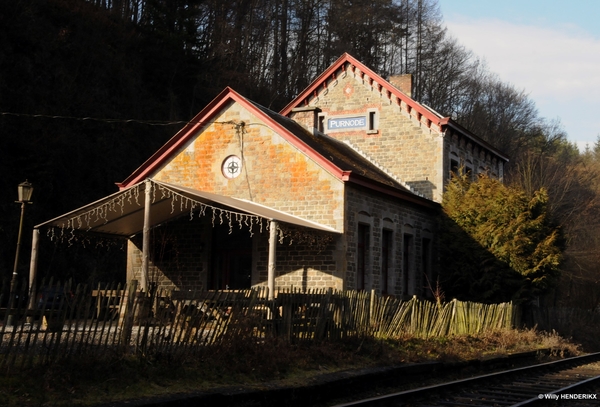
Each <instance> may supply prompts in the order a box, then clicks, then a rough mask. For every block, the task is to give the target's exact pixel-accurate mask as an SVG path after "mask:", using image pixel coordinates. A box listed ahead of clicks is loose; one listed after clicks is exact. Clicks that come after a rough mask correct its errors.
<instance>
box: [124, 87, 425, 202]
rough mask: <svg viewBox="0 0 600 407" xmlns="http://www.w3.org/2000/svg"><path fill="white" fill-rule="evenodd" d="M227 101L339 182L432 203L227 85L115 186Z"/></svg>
mask: <svg viewBox="0 0 600 407" xmlns="http://www.w3.org/2000/svg"><path fill="white" fill-rule="evenodd" d="M231 102H236V103H239V104H240V105H242V106H243V107H244V108H246V109H247V110H248V111H250V112H251V113H252V114H254V115H255V116H257V117H258V118H260V120H262V121H263V122H264V123H265V124H266V125H267V126H269V127H270V128H272V129H273V130H274V131H275V132H277V133H278V134H279V135H280V136H281V137H283V138H284V139H286V140H287V141H288V142H290V144H292V145H293V146H295V147H296V148H297V149H298V150H300V151H301V152H303V153H304V154H306V155H307V156H308V157H310V158H311V159H312V160H314V161H315V162H316V163H317V164H318V165H320V166H321V167H322V168H324V169H325V170H326V171H328V172H329V173H331V174H332V175H334V176H336V177H337V178H338V179H340V180H341V181H344V182H352V183H355V184H359V185H362V186H365V187H368V188H371V189H373V190H378V191H380V192H383V193H386V194H388V195H391V196H394V197H397V198H401V199H404V200H407V201H411V202H413V203H417V204H420V205H424V206H427V207H432V206H434V205H435V204H434V203H433V202H431V201H429V200H428V199H426V198H423V197H420V196H417V195H415V194H414V193H412V192H411V191H409V190H408V189H407V188H405V187H404V186H403V185H402V184H400V183H399V182H398V181H396V180H395V179H394V178H392V177H391V176H389V175H388V174H386V173H385V172H384V171H382V170H380V169H379V168H378V167H377V166H375V165H374V164H373V163H371V162H370V161H369V160H367V159H365V158H364V157H362V156H361V155H360V154H359V153H357V152H356V151H354V150H353V149H352V148H350V147H349V146H348V145H346V144H344V143H342V142H340V141H337V140H335V139H333V138H331V137H328V136H326V135H314V134H312V133H310V132H308V131H307V130H306V129H305V128H304V127H303V126H301V125H300V124H298V123H296V122H295V121H293V120H291V119H290V118H288V117H285V116H282V115H281V114H278V113H276V112H273V111H272V110H269V109H268V108H266V107H263V106H261V105H259V104H257V103H254V102H251V101H249V100H248V99H246V98H244V97H243V96H241V95H240V94H239V93H237V92H235V91H234V90H233V89H231V88H229V87H227V88H225V89H224V90H223V91H222V92H221V93H220V94H219V95H218V96H217V97H216V98H215V99H214V100H213V101H212V102H211V103H209V104H208V105H207V106H206V107H205V108H204V109H203V110H202V111H201V112H200V113H198V114H197V115H196V116H195V117H194V118H193V119H192V120H191V121H190V122H189V123H188V124H187V125H185V126H184V127H183V128H182V129H181V130H180V131H179V132H178V133H177V134H175V136H173V137H172V138H171V139H170V140H169V141H167V143H166V144H165V145H163V146H162V147H161V148H160V149H159V150H158V151H157V152H156V153H154V154H153V155H152V157H150V158H149V159H148V160H147V161H146V162H144V163H143V164H142V165H141V166H140V167H139V168H138V169H136V170H135V171H134V172H133V173H132V174H131V175H130V176H129V177H127V179H125V180H124V181H123V182H122V183H120V184H118V185H119V187H120V188H121V189H123V188H127V187H130V186H132V185H135V184H137V183H139V182H141V181H142V180H144V179H146V178H151V177H152V175H153V174H155V173H156V172H157V171H158V170H160V169H161V168H162V167H163V166H164V165H165V164H167V163H168V162H169V161H170V160H171V159H172V158H173V157H174V156H175V155H176V154H178V152H179V151H180V150H181V149H182V148H183V147H184V146H185V145H186V144H187V143H188V142H189V141H190V140H192V139H193V138H194V137H195V136H196V135H197V134H198V133H199V132H200V131H201V130H202V128H203V127H204V126H206V125H208V124H209V123H210V121H211V120H212V119H214V117H215V116H216V115H217V114H218V113H219V112H220V111H221V110H222V109H224V108H225V107H226V106H228V105H229V103H231Z"/></svg>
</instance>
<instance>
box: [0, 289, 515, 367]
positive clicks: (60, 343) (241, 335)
mask: <svg viewBox="0 0 600 407" xmlns="http://www.w3.org/2000/svg"><path fill="white" fill-rule="evenodd" d="M13 291H15V293H17V294H15V293H13V295H11V293H10V292H9V291H7V289H6V287H4V289H2V291H0V304H6V305H5V308H3V309H2V310H3V324H2V326H1V327H0V338H1V342H0V371H5V372H7V371H9V370H10V369H11V368H13V367H15V366H17V367H18V366H25V367H27V366H33V365H38V364H47V363H52V362H53V361H56V360H59V359H65V358H70V357H81V356H83V355H87V356H88V357H92V358H98V359H101V358H105V357H114V356H120V355H125V354H127V355H137V356H139V357H152V355H168V356H169V358H171V359H176V358H185V357H192V356H194V355H195V354H197V353H198V352H200V351H202V350H203V349H204V350H205V349H206V347H208V346H216V347H218V346H223V345H226V344H228V343H230V342H232V341H236V340H238V341H239V340H254V341H258V342H260V341H262V340H265V339H266V338H270V337H278V338H281V339H282V340H286V341H290V342H302V341H312V342H317V341H323V340H340V339H343V338H347V337H352V336H370V337H375V338H398V337H401V336H402V335H406V334H410V335H415V336H418V337H424V338H426V337H433V336H448V335H456V334H475V333H479V332H483V331H486V330H495V329H502V328H511V327H514V326H516V325H518V324H519V321H518V316H519V313H518V310H517V308H516V307H515V306H514V305H513V304H511V303H503V304H476V303H469V302H460V301H451V302H448V303H446V304H436V303H434V302H431V301H425V300H420V299H417V298H413V299H411V300H408V301H402V300H399V299H395V298H393V297H380V296H377V295H375V294H374V293H372V292H356V291H334V290H331V289H323V290H308V291H299V290H282V291H279V292H277V293H275V298H274V299H272V300H269V299H268V291H267V289H266V288H254V289H248V290H229V291H201V292H181V291H172V292H171V291H161V290H149V292H141V291H140V290H139V289H138V286H137V284H136V283H135V282H133V283H132V284H130V285H120V284H109V285H101V286H97V287H93V288H92V287H87V286H82V285H78V286H76V287H72V286H71V285H69V284H60V283H56V284H53V283H52V282H50V283H49V284H47V285H44V289H42V290H40V292H41V294H42V295H41V296H40V297H39V299H38V298H36V299H35V300H36V301H31V302H30V301H29V298H28V297H29V296H28V293H27V292H26V290H25V289H23V290H13ZM56 293H59V294H60V298H58V300H56V301H54V300H53V297H52V296H53V295H54V297H57V295H56Z"/></svg>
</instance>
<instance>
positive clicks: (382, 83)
mask: <svg viewBox="0 0 600 407" xmlns="http://www.w3.org/2000/svg"><path fill="white" fill-rule="evenodd" d="M346 63H349V64H350V66H351V70H352V72H354V71H355V69H356V68H358V70H359V71H360V75H361V78H362V77H363V76H364V74H367V76H369V82H370V83H372V82H377V84H378V85H379V86H378V89H379V90H380V91H381V89H382V88H385V89H386V90H387V91H388V95H390V99H391V95H394V96H395V97H397V98H398V104H400V102H401V101H402V102H404V103H406V104H407V105H408V106H409V107H410V108H411V110H412V109H414V110H416V111H418V112H419V113H420V114H421V115H423V116H425V117H426V118H427V119H429V120H430V121H431V122H433V123H435V124H437V125H440V121H441V120H442V119H441V118H440V117H438V116H437V115H435V114H434V113H432V112H431V111H430V110H429V109H427V108H425V107H424V106H422V105H421V104H419V103H418V102H416V101H415V100H413V99H411V98H410V97H408V96H407V95H406V94H404V93H403V92H401V91H400V90H398V89H397V88H396V87H395V86H393V85H392V84H390V83H389V82H388V81H386V80H385V79H383V78H382V77H381V76H379V75H377V74H376V73H375V72H373V71H372V70H371V69H369V68H367V67H366V66H365V65H363V64H362V63H361V62H360V61H358V60H357V59H355V58H354V57H353V56H352V55H350V54H348V53H344V54H343V55H342V56H341V57H339V58H338V60H337V61H335V62H334V63H333V64H331V65H330V66H329V68H327V70H325V72H323V73H322V74H321V75H319V76H318V77H317V79H315V81H314V82H313V83H312V84H310V85H309V86H308V88H306V89H305V90H304V91H303V92H302V93H300V94H299V95H298V96H296V98H294V100H292V101H291V102H290V103H289V104H288V105H287V106H286V107H284V108H283V109H282V110H281V114H282V115H284V116H287V115H288V114H290V112H291V111H292V109H293V108H295V107H298V105H299V104H300V103H302V101H304V100H305V99H306V101H305V103H306V102H308V99H309V98H310V96H311V95H313V94H316V92H317V90H318V89H319V87H321V86H327V79H329V78H331V77H332V75H335V73H336V72H337V71H338V70H342V71H345V70H346V69H345V65H346ZM409 111H410V110H409ZM440 127H441V126H440Z"/></svg>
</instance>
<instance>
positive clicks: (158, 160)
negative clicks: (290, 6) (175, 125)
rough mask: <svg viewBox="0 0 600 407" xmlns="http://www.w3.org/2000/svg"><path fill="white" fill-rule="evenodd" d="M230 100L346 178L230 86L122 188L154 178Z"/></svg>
mask: <svg viewBox="0 0 600 407" xmlns="http://www.w3.org/2000/svg"><path fill="white" fill-rule="evenodd" d="M230 101H235V102H237V103H239V104H240V105H242V106H243V107H244V108H246V109H248V110H249V111H250V112H252V114H254V115H256V116H258V117H260V119H261V120H262V121H263V122H265V123H266V124H267V125H269V126H270V127H271V128H273V129H274V130H275V131H276V132H277V133H278V134H279V135H281V136H282V137H284V138H285V139H286V140H287V141H288V142H290V143H291V144H292V145H294V146H295V147H296V148H297V149H298V150H300V151H302V152H303V153H305V154H306V155H308V156H309V157H310V158H311V159H313V160H314V161H316V162H317V163H318V164H320V165H321V166H322V167H324V168H325V169H326V170H328V171H330V172H331V173H332V174H334V175H335V176H337V177H338V178H339V179H341V178H342V170H341V169H340V168H338V167H337V166H336V165H334V164H333V163H332V162H331V161H329V160H327V159H325V158H324V157H323V156H321V155H320V154H319V153H317V152H316V151H314V150H313V149H312V148H310V147H309V146H308V145H306V144H305V143H304V142H302V141H301V140H299V139H298V138H297V137H295V136H294V135H293V134H291V133H290V132H289V131H288V130H287V129H286V128H285V127H283V126H281V125H280V124H279V123H277V122H276V121H274V120H273V119H271V118H270V117H269V116H268V115H267V114H265V113H264V112H263V111H262V110H260V109H258V108H257V107H256V106H255V105H254V104H253V103H251V102H250V101H248V100H247V99H246V98H244V97H243V96H241V95H240V94H239V93H237V92H236V91H234V90H233V89H231V88H229V87H227V88H225V90H223V91H222V92H221V93H220V94H219V95H218V96H217V97H216V98H215V99H213V101H212V102H210V103H209V104H208V105H207V106H206V107H205V108H204V109H202V111H200V113H198V114H197V115H196V116H194V118H193V119H192V120H190V122H189V123H188V124H186V125H185V126H184V127H183V128H182V129H181V130H180V131H179V132H177V134H175V136H173V137H172V138H171V139H170V140H169V141H167V142H166V143H165V144H164V145H163V146H162V147H161V148H160V149H159V150H158V151H157V152H156V153H154V154H153V155H152V156H151V157H150V158H149V159H148V160H146V162H144V163H143V164H142V165H141V166H140V167H139V168H137V169H136V170H135V171H134V172H133V173H132V174H131V175H130V176H129V177H127V178H126V179H125V180H124V181H123V182H121V183H118V184H117V185H118V186H119V188H120V189H124V188H127V187H129V186H131V185H134V184H137V183H138V182H140V181H142V180H144V179H146V178H148V177H151V176H152V174H154V173H155V172H156V171H157V170H158V169H160V168H161V167H162V166H163V165H164V164H165V163H166V162H167V161H168V160H169V158H171V157H172V156H173V155H174V154H176V153H177V151H179V149H181V148H182V147H183V146H184V145H185V143H187V142H188V141H189V140H190V139H192V138H193V137H194V136H195V135H196V134H197V133H198V131H199V130H200V128H202V127H203V126H205V125H206V124H208V123H209V121H210V120H211V119H212V118H213V117H214V116H215V115H216V114H217V113H218V112H219V111H220V110H221V109H223V107H224V106H225V105H226V104H227V103H228V102H230Z"/></svg>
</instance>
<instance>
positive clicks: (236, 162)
mask: <svg viewBox="0 0 600 407" xmlns="http://www.w3.org/2000/svg"><path fill="white" fill-rule="evenodd" d="M221 171H222V172H223V175H224V176H225V178H229V179H232V178H235V177H237V176H238V175H240V173H241V172H242V160H240V157H238V156H237V155H230V156H229V157H227V158H226V159H225V160H224V161H223V165H222V166H221Z"/></svg>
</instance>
